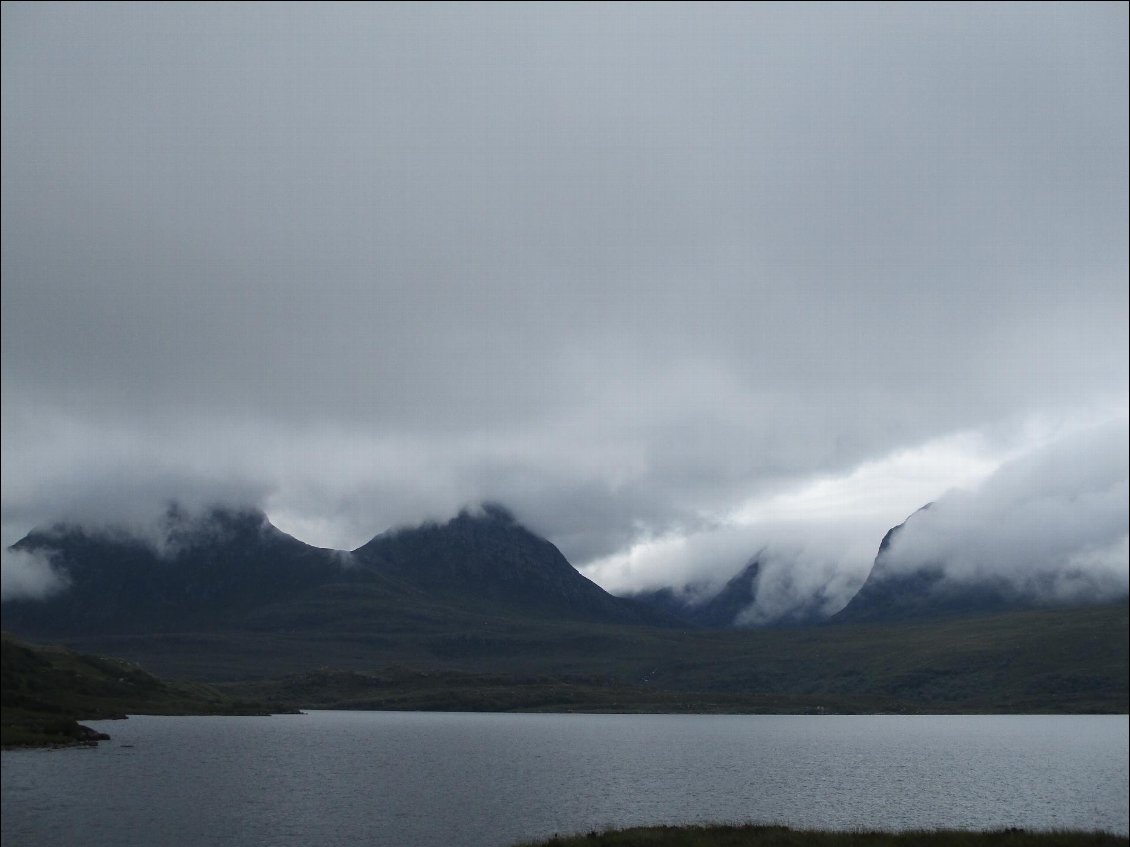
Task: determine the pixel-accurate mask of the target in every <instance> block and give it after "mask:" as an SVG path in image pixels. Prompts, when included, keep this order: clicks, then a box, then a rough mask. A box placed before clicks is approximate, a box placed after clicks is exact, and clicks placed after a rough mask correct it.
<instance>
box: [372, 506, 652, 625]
mask: <svg viewBox="0 0 1130 847" xmlns="http://www.w3.org/2000/svg"><path fill="white" fill-rule="evenodd" d="M352 558H353V561H354V562H355V564H356V565H357V566H358V567H360V568H362V569H366V570H373V571H375V572H377V573H379V574H382V575H384V576H388V577H391V578H393V579H396V580H398V581H400V582H402V583H405V584H408V585H411V586H415V587H416V588H418V589H420V590H421V591H422V592H424V593H425V594H426V595H427V596H428V597H430V598H433V599H435V600H440V601H445V602H449V603H451V604H452V605H455V606H457V607H460V608H482V609H486V608H491V609H495V610H505V611H507V612H509V613H521V614H523V615H530V616H537V617H541V618H545V617H553V618H562V619H568V620H588V621H603V622H608V623H629V624H651V625H669V624H672V623H674V621H673V620H672V619H671V618H670V616H668V615H666V614H664V613H662V612H658V611H655V610H652V609H649V608H648V607H647V606H645V605H643V604H641V603H636V602H634V601H632V600H626V599H624V598H621V597H614V596H613V595H611V594H609V593H608V592H607V591H605V590H604V589H603V588H601V587H600V586H598V585H597V584H596V583H594V582H592V581H591V580H589V579H587V578H585V577H584V576H583V575H582V574H580V573H579V572H578V571H577V569H576V568H574V567H573V566H572V565H571V564H569V562H568V560H566V558H565V557H564V556H563V555H561V552H560V551H559V550H558V549H557V548H556V547H554V546H553V545H552V544H551V543H550V542H548V541H546V540H545V539H544V538H540V537H538V536H536V535H534V534H533V533H532V532H530V531H529V530H528V529H526V528H525V527H523V526H522V525H521V524H519V523H517V522H516V521H515V520H514V517H513V516H512V515H511V514H510V513H509V512H508V511H506V510H505V509H504V508H502V507H500V506H495V505H489V506H485V507H484V508H483V511H482V514H479V515H473V514H471V513H469V512H466V511H464V512H462V513H460V514H459V515H458V516H457V517H455V518H453V519H452V520H450V521H448V522H447V523H445V524H442V525H441V524H425V525H424V526H420V527H415V528H413V529H401V530H395V531H392V532H387V533H384V534H382V535H378V536H377V537H376V538H374V539H373V540H371V541H370V542H368V543H367V544H365V545H364V546H362V547H360V548H358V549H357V550H354V551H353V554H352Z"/></svg>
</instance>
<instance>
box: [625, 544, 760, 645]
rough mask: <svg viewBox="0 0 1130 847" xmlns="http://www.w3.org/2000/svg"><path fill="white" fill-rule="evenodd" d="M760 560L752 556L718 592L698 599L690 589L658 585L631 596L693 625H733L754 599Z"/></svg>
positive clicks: (724, 627)
mask: <svg viewBox="0 0 1130 847" xmlns="http://www.w3.org/2000/svg"><path fill="white" fill-rule="evenodd" d="M760 570H761V563H760V562H759V561H758V560H757V559H756V558H755V559H753V560H752V561H750V563H749V564H748V565H746V566H745V567H744V568H742V569H741V570H740V571H739V572H738V573H737V574H735V575H734V576H733V577H731V578H730V579H729V580H728V581H727V582H726V584H725V585H724V586H722V589H721V590H720V591H718V593H716V594H713V595H711V596H709V597H708V598H706V599H705V600H697V599H696V598H695V595H694V594H693V593H683V592H679V591H676V590H675V589H673V588H659V589H657V590H655V591H643V592H640V593H639V594H633V595H631V597H632V599H634V600H637V601H639V602H641V603H645V604H646V605H648V606H652V607H653V608H656V609H658V610H661V611H663V612H666V613H667V614H670V615H674V616H675V617H677V618H679V619H680V620H683V621H686V622H687V623H688V624H691V625H692V626H699V627H705V628H707V629H726V628H727V627H732V626H735V624H736V621H737V618H738V615H740V614H741V613H742V612H744V611H745V610H746V609H748V608H749V607H750V606H752V605H753V603H754V601H755V600H756V599H757V577H758V573H759V571H760Z"/></svg>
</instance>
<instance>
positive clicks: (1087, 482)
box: [881, 421, 1130, 602]
mask: <svg viewBox="0 0 1130 847" xmlns="http://www.w3.org/2000/svg"><path fill="white" fill-rule="evenodd" d="M1127 434H1128V433H1127V424H1126V422H1125V421H1120V422H1117V423H1113V424H1107V425H1105V426H1102V427H1097V428H1094V429H1090V430H1086V431H1083V432H1079V433H1075V434H1072V435H1070V436H1067V437H1064V438H1061V439H1059V440H1056V441H1053V442H1051V443H1049V444H1047V445H1046V446H1044V447H1043V448H1041V449H1038V450H1036V451H1033V452H1032V453H1029V454H1028V455H1026V456H1023V457H1020V458H1018V459H1015V460H1013V461H1011V462H1007V463H1005V464H1004V465H1002V467H1001V468H1000V469H999V470H998V471H997V472H996V473H994V474H993V475H992V476H990V477H989V478H988V479H986V480H985V481H984V483H982V484H981V485H980V486H978V487H977V488H975V489H973V490H969V491H952V492H949V493H948V494H946V495H944V496H942V497H940V498H939V499H938V500H937V502H936V503H934V505H933V506H932V507H931V508H930V509H927V510H924V511H922V512H919V513H917V514H916V515H914V517H913V518H911V519H910V520H908V521H907V523H906V525H905V526H904V528H903V529H902V531H900V532H899V533H898V534H896V535H895V536H894V538H893V539H892V542H891V545H890V547H889V548H888V550H887V551H886V552H885V553H884V554H883V557H882V560H881V564H882V567H883V569H884V570H885V571H886V572H888V573H890V574H905V573H911V572H914V571H917V570H921V569H925V568H932V569H940V570H941V571H942V573H943V575H944V578H945V579H946V580H948V581H952V582H956V583H963V584H974V583H979V582H998V583H1003V584H1004V585H1006V586H1007V587H1008V588H1009V589H1010V590H1011V591H1013V592H1015V593H1016V594H1017V595H1019V596H1021V597H1027V598H1031V599H1035V600H1042V601H1049V602H1072V601H1078V602H1084V601H1092V600H1104V599H1114V598H1117V597H1120V596H1125V595H1126V594H1127V590H1128V584H1130V577H1128V573H1130V567H1128V554H1127V549H1128V518H1127V514H1128V508H1130V502H1128V495H1127V481H1128V478H1130V473H1128V464H1130V462H1128V451H1127Z"/></svg>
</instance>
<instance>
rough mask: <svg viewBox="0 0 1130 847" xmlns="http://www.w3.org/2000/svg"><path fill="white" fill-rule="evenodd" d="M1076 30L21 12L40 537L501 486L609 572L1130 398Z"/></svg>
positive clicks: (1104, 128)
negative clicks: (668, 541) (639, 551)
mask: <svg viewBox="0 0 1130 847" xmlns="http://www.w3.org/2000/svg"><path fill="white" fill-rule="evenodd" d="M1078 6H1079V7H1077V6H1058V5H1032V6H1027V5H1017V6H1009V7H1001V6H927V7H924V8H918V7H913V8H912V7H906V8H904V7H899V6H890V5H875V6H871V5H856V6H847V7H840V6H838V5H820V4H810V5H795V6H788V5H786V6H762V5H736V4H734V5H730V4H724V5H715V6H711V5H708V6H706V7H705V8H704V7H702V6H700V5H698V4H695V5H693V6H691V5H678V4H665V5H654V6H652V5H636V4H633V5H603V6H584V5H574V6H570V5H555V4H537V5H533V4H531V5H518V4H509V5H498V6H495V5H483V6H479V5H454V6H451V5H442V6H439V5H425V4H419V5H404V6H402V5H390V4H374V5H371V6H366V5H346V6H331V7H329V9H323V8H322V7H313V6H305V5H298V4H285V5H272V4H235V5H226V4H224V5H192V4H187V5H169V6H141V5H124V6H115V5H100V4H91V5H85V6H84V5H78V6H55V5H46V4H24V5H21V4H8V5H5V6H4V7H3V39H4V42H3V58H2V62H3V80H2V84H3V98H4V99H3V110H4V121H3V127H2V140H3V156H4V181H3V186H2V192H3V208H4V215H3V224H2V225H3V245H4V250H3V276H4V286H3V292H2V297H3V310H2V322H3V333H2V354H3V355H2V359H0V362H2V364H0V368H2V375H3V385H2V398H0V399H2V406H0V408H2V411H0V414H2V416H3V435H4V438H3V447H2V450H3V467H4V470H3V516H4V522H5V525H6V527H8V528H6V529H5V533H6V535H11V534H18V533H19V532H22V531H26V530H27V529H29V528H30V526H31V525H34V523H35V522H38V521H41V520H43V519H51V518H54V517H55V516H57V514H58V513H59V512H65V511H74V512H81V513H83V515H87V514H94V513H95V512H101V511H106V512H109V511H112V510H113V507H114V506H115V505H120V508H121V510H122V511H124V512H127V513H132V512H134V511H137V510H138V509H141V510H144V509H145V508H148V506H147V505H146V504H150V503H153V502H162V503H163V502H164V501H166V500H167V499H170V498H177V499H184V498H188V499H193V498H196V497H199V499H201V500H202V501H203V500H207V499H210V498H209V496H208V495H209V491H210V490H211V489H214V493H215V495H216V498H218V499H221V500H228V499H234V498H236V497H242V498H245V499H247V500H248V501H249V502H254V503H256V504H260V505H265V506H267V507H268V510H269V511H270V512H271V513H272V514H275V513H277V514H280V515H286V516H287V518H288V520H289V521H290V522H291V524H292V525H293V526H305V527H309V528H310V529H312V530H318V531H322V532H325V533H326V534H327V535H332V536H334V538H333V539H329V538H326V539H318V540H319V541H322V542H323V543H328V542H330V541H331V540H332V541H333V543H335V544H338V545H340V546H346V545H347V543H360V542H362V541H364V540H365V539H366V538H367V537H369V536H370V535H371V534H373V533H374V532H376V531H379V530H381V529H384V528H387V526H390V525H395V524H398V523H407V522H413V521H415V520H419V519H423V518H430V517H432V518H442V517H445V516H447V515H450V514H452V513H454V511H456V510H457V509H458V508H460V507H461V506H463V505H466V504H467V503H470V502H476V501H478V500H482V499H495V500H501V501H504V502H507V503H508V504H510V505H511V506H512V508H514V509H515V511H516V512H517V513H518V515H519V517H521V518H523V519H524V520H528V521H529V522H530V523H531V524H532V525H535V526H536V528H537V529H538V530H539V531H542V532H544V533H546V534H547V535H549V536H551V537H553V538H555V539H557V540H559V541H560V543H561V544H562V547H563V549H565V551H566V553H567V555H569V556H571V557H572V558H573V559H574V560H575V561H577V562H578V563H581V564H583V563H585V562H586V561H589V560H596V559H597V558H599V557H600V556H603V555H607V554H608V553H610V552H614V551H616V550H623V549H625V547H626V546H627V545H629V544H630V543H631V542H632V541H633V540H638V539H641V538H646V537H649V536H655V535H663V534H664V533H673V532H687V533H694V532H699V531H701V530H703V529H704V528H706V527H709V526H711V525H713V523H715V522H716V521H717V518H718V516H719V515H720V514H724V513H725V512H727V511H728V510H729V509H730V508H732V507H733V505H734V504H735V503H737V502H741V501H742V500H744V499H746V498H748V497H750V496H754V495H756V494H758V493H764V492H767V491H771V490H773V489H774V488H775V487H779V486H782V485H792V484H795V483H796V482H797V480H801V479H805V478H808V477H810V476H812V475H817V474H823V473H836V472H843V471H846V470H849V469H851V468H852V467H855V466H856V465H858V464H859V463H860V462H862V461H865V460H868V459H873V458H877V457H881V456H884V455H887V454H889V453H890V452H891V451H894V450H897V449H899V448H904V447H908V446H914V445H917V444H921V443H923V442H926V441H928V440H929V439H931V438H934V437H937V436H939V435H943V434H946V433H951V432H955V431H959V430H966V429H977V430H979V429H984V428H989V427H993V426H996V425H999V424H1000V422H1001V421H1013V420H1023V419H1025V418H1026V417H1027V416H1030V415H1035V414H1046V415H1051V416H1056V415H1061V414H1066V413H1070V412H1071V411H1072V410H1075V409H1077V408H1079V407H1081V406H1084V405H1087V404H1098V405H1105V406H1109V405H1110V404H1111V403H1115V404H1117V403H1119V402H1122V403H1124V402H1125V400H1124V398H1125V386H1126V382H1127V378H1128V368H1127V353H1126V349H1127V325H1126V314H1127V292H1126V287H1125V279H1126V276H1127V271H1128V267H1127V253H1126V244H1125V230H1126V226H1127V203H1126V197H1127V164H1126V163H1127V159H1128V149H1127V129H1126V124H1127V96H1126V91H1127V71H1126V67H1127V46H1126V37H1125V32H1126V10H1125V8H1124V7H1122V6H1107V5H1083V4H1078ZM118 501H121V502H120V504H119V503H118ZM746 555H748V551H747V552H746ZM735 567H736V564H735Z"/></svg>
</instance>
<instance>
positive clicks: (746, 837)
mask: <svg viewBox="0 0 1130 847" xmlns="http://www.w3.org/2000/svg"><path fill="white" fill-rule="evenodd" d="M1127 844H1130V838H1128V837H1127V836H1125V835H1115V834H1113V833H1109V832H1078V831H1067V830H1063V831H1051V832H1037V831H1032V830H1025V829H1018V828H1010V829H999V830H990V831H972V830H964V829H938V830H910V831H906V832H881V831H876V830H862V829H860V830H843V831H830V830H815V829H791V828H789V827H786V826H775V825H766V824H706V825H689V826H651V827H633V828H630V829H610V830H603V831H592V832H587V833H578V834H575V835H564V836H559V835H555V836H553V837H552V838H550V839H548V840H542V841H526V842H522V843H520V844H515V845H513V847H1119V845H1127Z"/></svg>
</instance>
